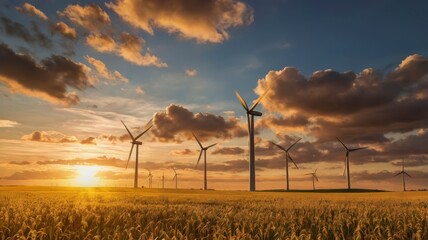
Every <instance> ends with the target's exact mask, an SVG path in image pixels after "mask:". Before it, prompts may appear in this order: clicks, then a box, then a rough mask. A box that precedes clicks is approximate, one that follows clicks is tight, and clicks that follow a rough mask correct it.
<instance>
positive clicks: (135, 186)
mask: <svg viewBox="0 0 428 240" xmlns="http://www.w3.org/2000/svg"><path fill="white" fill-rule="evenodd" d="M120 121H121V122H122V124H123V126H125V128H126V131H128V134H129V136H130V137H131V139H132V142H131V143H132V146H131V151H129V157H128V162H127V163H126V169H128V164H129V160H130V159H131V155H132V150H133V149H134V145H137V150H136V156H135V175H134V188H138V146H140V145H142V144H143V143H142V142H140V141H137V140H138V138H140V137H141V136H143V135H144V133H146V132H147V131H149V130H150V128H152V126H153V125H150V126H149V127H148V128H146V130H144V131H143V132H142V133H140V134H138V135H137V136H136V137H134V136H133V135H132V133H131V131H129V129H128V127H127V126H126V125H125V123H124V122H123V121H122V120H120ZM150 122H151V120H150V121H149V123H150Z"/></svg>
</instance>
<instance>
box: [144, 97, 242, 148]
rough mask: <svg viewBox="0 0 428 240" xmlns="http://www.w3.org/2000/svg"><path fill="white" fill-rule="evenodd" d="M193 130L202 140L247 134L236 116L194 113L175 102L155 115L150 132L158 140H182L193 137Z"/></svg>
mask: <svg viewBox="0 0 428 240" xmlns="http://www.w3.org/2000/svg"><path fill="white" fill-rule="evenodd" d="M192 132H194V133H195V134H197V135H198V137H199V138H200V139H202V140H206V139H208V138H223V139H225V138H232V137H240V136H245V135H246V134H247V132H246V129H245V128H244V127H243V126H241V125H240V124H239V119H237V118H235V117H228V118H227V119H225V118H223V117H222V116H217V115H213V114H210V113H193V112H191V111H189V110H188V109H186V108H184V107H182V106H178V105H174V104H171V105H169V106H168V107H167V108H166V110H165V111H162V112H157V113H155V114H154V116H153V128H152V130H151V131H150V133H151V134H152V136H153V137H154V139H155V140H157V141H160V142H181V141H184V140H187V139H193V136H192Z"/></svg>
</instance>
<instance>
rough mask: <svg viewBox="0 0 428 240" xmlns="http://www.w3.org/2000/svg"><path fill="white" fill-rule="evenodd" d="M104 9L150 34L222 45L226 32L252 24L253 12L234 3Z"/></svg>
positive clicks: (171, 2) (124, 1)
mask: <svg viewBox="0 0 428 240" xmlns="http://www.w3.org/2000/svg"><path fill="white" fill-rule="evenodd" d="M106 5H107V6H108V7H110V8H111V9H113V10H114V11H115V12H116V13H117V14H118V15H119V16H120V17H122V19H123V20H124V21H126V22H128V23H129V24H131V25H132V26H134V27H137V28H140V29H143V30H144V31H146V32H148V33H150V34H154V28H162V29H165V30H167V31H168V32H169V33H176V34H178V35H179V36H180V37H182V38H186V39H195V40H196V41H197V42H201V43H206V42H213V43H220V42H223V41H224V40H227V39H228V38H229V33H228V32H227V30H228V29H229V28H232V27H238V26H242V25H246V24H250V23H252V22H253V11H252V9H251V8H250V7H249V6H248V5H246V4H245V3H243V2H240V1H235V0H204V1H199V0H167V1H149V0H142V1H140V0H116V2H115V3H107V4H106Z"/></svg>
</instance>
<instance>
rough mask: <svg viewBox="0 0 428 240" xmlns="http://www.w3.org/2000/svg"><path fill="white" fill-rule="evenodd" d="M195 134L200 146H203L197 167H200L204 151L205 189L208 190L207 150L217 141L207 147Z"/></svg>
mask: <svg viewBox="0 0 428 240" xmlns="http://www.w3.org/2000/svg"><path fill="white" fill-rule="evenodd" d="M192 134H193V133H192ZM193 136H194V137H195V139H196V141H197V142H198V144H199V146H200V147H201V150H200V153H199V157H198V162H196V166H195V168H197V167H198V164H199V161H200V160H201V156H202V153H204V190H207V150H208V149H209V148H210V147H214V146H215V145H217V143H214V144H211V145H209V146H207V147H204V146H202V144H201V142H200V141H199V139H198V138H197V137H196V135H195V134H193Z"/></svg>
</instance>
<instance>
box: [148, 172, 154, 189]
mask: <svg viewBox="0 0 428 240" xmlns="http://www.w3.org/2000/svg"><path fill="white" fill-rule="evenodd" d="M147 171H149V188H152V183H153V175H152V171H150V170H149V169H147Z"/></svg>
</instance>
